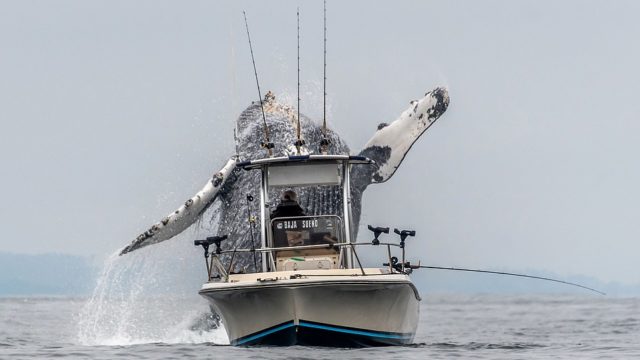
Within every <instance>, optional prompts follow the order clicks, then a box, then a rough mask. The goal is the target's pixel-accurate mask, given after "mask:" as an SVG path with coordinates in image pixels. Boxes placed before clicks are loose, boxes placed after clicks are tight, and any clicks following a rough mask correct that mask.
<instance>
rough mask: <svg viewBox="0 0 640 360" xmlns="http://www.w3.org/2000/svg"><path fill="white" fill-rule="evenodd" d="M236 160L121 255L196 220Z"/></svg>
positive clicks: (123, 250)
mask: <svg viewBox="0 0 640 360" xmlns="http://www.w3.org/2000/svg"><path fill="white" fill-rule="evenodd" d="M236 162H237V159H236V157H232V158H231V159H229V161H228V162H227V164H226V165H225V166H224V167H223V168H222V169H221V170H220V171H219V172H218V173H216V174H215V175H213V177H212V178H211V179H210V180H209V181H207V183H206V185H205V186H204V187H203V188H202V190H200V191H199V192H198V193H197V194H196V195H195V196H193V197H192V198H191V199H189V200H187V201H186V202H185V203H184V204H183V205H182V206H180V207H179V208H178V210H176V211H174V212H172V213H171V214H169V215H167V216H166V217H165V218H164V219H162V220H161V221H159V222H157V223H155V224H153V226H151V227H150V228H149V230H147V231H145V232H143V233H142V234H140V235H138V237H137V238H136V239H135V240H133V241H132V242H131V244H129V245H127V246H126V247H125V248H124V249H122V251H120V255H124V254H126V253H129V252H132V251H134V250H137V249H140V248H142V247H145V246H147V245H151V244H156V243H159V242H162V241H165V240H169V239H171V238H172V237H174V236H176V235H178V234H179V233H181V232H182V231H184V230H185V229H187V228H188V227H189V226H191V224H193V223H194V222H196V221H197V220H198V218H199V217H200V215H201V214H202V213H203V212H204V211H205V210H206V209H207V208H208V207H209V206H210V205H211V204H212V203H213V201H214V200H215V199H216V197H217V196H218V194H219V193H220V189H222V187H223V185H225V182H227V180H228V179H229V178H230V177H231V174H232V172H233V170H234V169H235V167H236Z"/></svg>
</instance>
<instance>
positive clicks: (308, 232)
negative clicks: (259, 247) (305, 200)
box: [271, 215, 342, 247]
mask: <svg viewBox="0 0 640 360" xmlns="http://www.w3.org/2000/svg"><path fill="white" fill-rule="evenodd" d="M271 228H272V229H273V246H274V247H289V246H303V245H320V244H335V243H337V242H341V241H342V239H340V237H341V234H342V231H341V230H342V221H341V219H340V217H339V216H336V215H319V216H297V217H280V218H275V219H272V220H271Z"/></svg>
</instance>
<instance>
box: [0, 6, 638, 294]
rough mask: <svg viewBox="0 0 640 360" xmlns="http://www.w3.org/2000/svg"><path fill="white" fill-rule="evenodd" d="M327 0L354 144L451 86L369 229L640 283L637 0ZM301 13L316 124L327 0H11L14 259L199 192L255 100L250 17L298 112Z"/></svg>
mask: <svg viewBox="0 0 640 360" xmlns="http://www.w3.org/2000/svg"><path fill="white" fill-rule="evenodd" d="M327 6H328V9H327V12H328V20H327V22H328V45H327V46H328V54H327V59H328V65H327V77H328V81H327V86H328V88H327V91H328V98H327V102H328V121H329V125H330V126H331V127H332V128H334V129H335V130H337V131H338V132H339V133H340V134H341V135H342V137H343V138H344V139H345V140H346V141H347V143H348V144H349V145H350V147H351V150H352V152H353V153H357V152H358V151H359V150H360V149H361V148H362V146H363V145H364V144H365V143H366V142H367V140H368V139H369V138H370V137H371V136H373V133H374V132H375V129H376V127H377V125H378V124H379V123H381V122H391V121H393V120H394V119H395V118H396V117H397V116H398V115H399V114H400V113H401V112H402V111H404V110H405V109H406V108H407V107H408V106H409V102H410V101H411V100H414V99H418V98H421V97H422V96H423V95H424V93H425V92H426V91H428V90H430V89H433V88H435V87H436V86H446V87H447V88H448V89H449V93H450V97H451V102H450V106H449V109H448V111H447V112H446V113H445V114H444V115H443V117H442V118H441V119H440V120H438V122H437V123H436V124H435V125H434V126H433V127H432V128H431V129H429V131H428V132H427V133H425V134H424V135H423V136H422V137H421V138H420V139H419V140H418V141H417V143H416V144H415V145H414V146H413V148H412V149H411V151H410V152H409V154H408V155H407V157H406V158H405V160H404V162H403V164H402V165H401V167H400V169H399V170H398V171H397V172H396V174H395V175H394V176H393V178H392V179H391V180H389V181H388V182H386V183H384V184H380V185H372V186H370V187H369V188H368V189H367V191H366V192H365V194H364V197H363V218H362V221H361V224H362V225H363V226H366V224H374V225H378V226H392V227H399V228H411V229H415V230H416V231H417V234H418V237H417V238H416V239H411V240H410V241H411V242H412V243H411V244H409V254H410V256H411V257H412V259H415V260H417V259H421V260H422V262H423V263H428V264H430V265H438V266H460V267H472V268H494V269H495V268H500V269H513V270H526V269H536V270H541V271H549V272H553V273H555V274H559V275H563V276H573V275H584V276H590V277H595V278H597V279H599V280H602V281H615V282H620V283H623V284H637V283H640V267H639V266H638V265H637V254H638V253H640V241H638V238H639V235H640V221H638V219H637V217H638V213H639V212H638V209H639V207H640V190H639V188H638V184H640V163H639V162H638V158H637V156H638V155H637V154H638V153H639V150H640V141H639V140H640V124H639V122H638V121H637V118H638V114H640V102H638V101H637V100H636V96H637V94H639V93H640V70H639V68H638V64H640V44H639V43H638V41H637V39H638V36H639V35H640V23H639V22H638V21H637V14H638V13H640V12H639V10H640V3H638V2H635V1H615V2H604V1H598V2H594V1H517V2H514V1H506V0H505V1H440V2H436V1H408V0H405V1H386V2H383V1H335V0H334V1H332V0H329V1H328V4H327ZM297 7H299V8H300V12H301V37H302V44H301V77H302V85H301V86H302V91H301V97H302V104H301V111H302V112H303V113H305V114H307V115H309V116H311V117H312V118H314V119H316V120H320V119H321V117H322V77H323V75H322V2H321V1H269V2H265V1H226V2H223V1H188V2H187V1H135V2H130V1H55V2H51V1H7V0H0V49H2V53H1V55H0V121H1V124H2V130H1V131H0V168H1V169H2V176H1V177H0V181H1V182H0V184H1V185H2V186H0V199H2V204H1V205H0V219H1V222H0V224H1V225H2V228H3V231H2V235H1V236H0V251H2V252H15V253H29V254H33V253H47V252H56V253H64V254H75V255H86V256H105V255H106V254H110V253H112V252H114V251H115V250H116V249H118V248H120V247H122V246H124V245H126V244H128V243H129V242H130V241H131V240H133V239H134V238H135V236H137V234H139V233H140V232H142V231H144V230H146V229H147V228H148V227H149V226H150V225H151V224H152V223H154V222H156V221H158V220H159V219H161V218H162V217H163V216H165V215H166V214H168V213H170V212H172V211H173V210H175V209H176V208H177V207H178V206H179V205H180V204H182V203H183V202H184V200H186V199H187V198H189V197H191V196H192V195H193V194H195V193H196V192H197V191H198V190H199V189H200V188H201V187H202V186H203V185H204V183H205V182H206V181H207V180H208V179H209V178H210V176H211V175H212V174H213V173H215V172H217V171H218V169H219V168H221V167H222V166H223V165H224V163H225V162H226V159H227V158H228V157H229V156H231V155H233V152H234V149H233V127H234V121H235V119H236V117H237V116H238V114H239V113H240V112H241V111H242V109H244V108H245V107H246V106H248V105H249V104H250V102H251V101H254V100H256V99H257V91H256V88H255V80H254V78H253V71H252V67H251V60H250V55H249V49H248V44H247V41H246V33H245V29H244V23H243V19H242V10H245V11H246V12H247V17H248V19H249V26H250V29H251V31H252V34H251V35H252V42H253V45H254V52H255V55H256V62H257V68H258V73H259V76H260V83H261V87H262V89H263V92H266V90H272V91H273V92H274V93H275V94H276V97H277V98H278V99H280V100H281V101H283V102H288V103H291V104H294V103H295V97H296V92H295V89H296V33H295V31H296V15H295V14H296V8H297ZM367 237H368V234H367V232H366V231H364V230H363V231H361V232H360V238H364V239H368V238H367ZM390 239H391V238H390ZM176 241H182V242H183V244H184V246H189V247H192V245H191V244H190V243H189V242H188V241H186V240H185V239H182V238H181V239H178V240H176ZM173 246H177V245H173ZM145 251H146V250H145ZM149 251H153V250H149ZM194 251H195V250H194ZM198 261H199V259H198Z"/></svg>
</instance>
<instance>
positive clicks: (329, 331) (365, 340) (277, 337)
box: [231, 320, 414, 347]
mask: <svg viewBox="0 0 640 360" xmlns="http://www.w3.org/2000/svg"><path fill="white" fill-rule="evenodd" d="M413 335H414V334H412V333H392V332H382V331H372V330H365V329H357V328H347V327H341V326H334V325H328V324H322V323H316V322H310V321H304V320H300V322H299V324H298V325H295V324H294V323H293V321H288V322H285V323H282V324H279V325H276V326H273V327H270V328H268V329H265V330H262V331H259V332H257V333H254V334H251V335H248V336H244V337H242V338H239V339H236V340H234V341H232V342H231V344H232V345H240V346H248V345H278V346H291V345H304V346H331V347H364V346H388V345H403V344H409V343H411V341H412V340H413Z"/></svg>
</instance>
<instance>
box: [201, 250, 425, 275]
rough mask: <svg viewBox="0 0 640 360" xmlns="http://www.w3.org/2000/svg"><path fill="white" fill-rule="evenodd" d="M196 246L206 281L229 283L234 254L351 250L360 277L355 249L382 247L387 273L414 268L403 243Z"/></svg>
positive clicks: (401, 271) (360, 266)
mask: <svg viewBox="0 0 640 360" xmlns="http://www.w3.org/2000/svg"><path fill="white" fill-rule="evenodd" d="M197 245H202V246H203V248H204V249H205V262H206V265H207V273H208V281H212V280H213V279H221V280H222V281H225V282H227V281H229V275H231V274H232V272H231V269H232V268H233V261H234V259H235V256H236V254H238V253H269V252H272V251H283V250H291V251H302V250H312V249H336V250H337V249H340V248H344V247H349V248H351V250H352V252H353V254H354V256H355V258H356V261H357V263H358V269H359V270H360V272H361V273H362V275H366V273H365V270H364V267H363V266H362V262H361V261H360V258H359V256H358V253H357V251H356V247H361V246H384V247H386V248H387V260H388V262H387V263H384V264H383V266H387V267H388V269H389V273H404V274H409V273H411V271H412V269H413V268H414V267H413V266H412V265H411V264H410V263H409V262H405V256H404V246H405V244H404V241H402V242H401V243H399V244H398V243H389V242H381V241H373V242H356V243H335V244H316V245H300V246H286V247H264V248H258V249H251V248H235V249H229V250H222V249H220V248H219V243H218V244H216V245H218V246H217V248H216V251H214V252H211V253H209V249H208V246H205V245H204V244H202V243H198V244H197ZM391 247H397V248H400V249H402V261H399V260H398V258H397V257H395V256H392V255H391ZM219 255H231V258H230V260H229V264H228V265H227V266H226V267H225V266H224V265H223V263H222V260H221V258H220V256H219ZM214 268H215V269H216V270H217V272H218V275H217V276H213V269H214Z"/></svg>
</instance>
